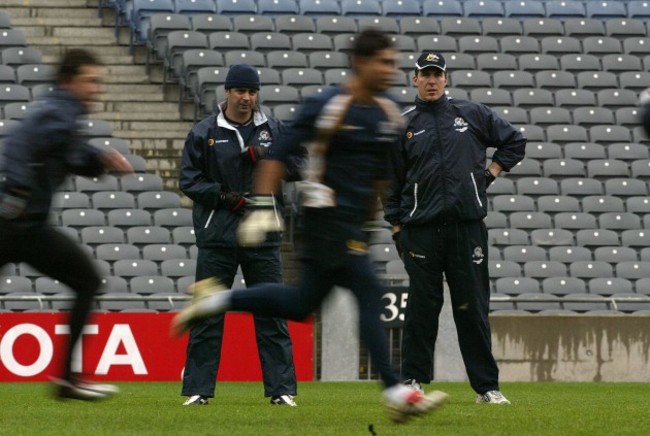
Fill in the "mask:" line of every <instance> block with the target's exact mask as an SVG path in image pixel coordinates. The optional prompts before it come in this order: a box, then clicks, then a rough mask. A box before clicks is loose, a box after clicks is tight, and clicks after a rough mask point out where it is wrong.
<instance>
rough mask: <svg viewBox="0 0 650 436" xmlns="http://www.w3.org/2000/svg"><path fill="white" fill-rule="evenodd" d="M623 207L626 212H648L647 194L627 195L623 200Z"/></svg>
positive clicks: (648, 200)
mask: <svg viewBox="0 0 650 436" xmlns="http://www.w3.org/2000/svg"><path fill="white" fill-rule="evenodd" d="M625 208H626V209H627V211H628V212H634V213H645V214H648V213H650V198H648V197H647V196H640V197H629V198H627V199H626V200H625Z"/></svg>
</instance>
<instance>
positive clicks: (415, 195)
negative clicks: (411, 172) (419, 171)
mask: <svg viewBox="0 0 650 436" xmlns="http://www.w3.org/2000/svg"><path fill="white" fill-rule="evenodd" d="M413 198H414V199H415V204H414V205H413V210H411V213H410V214H409V216H413V214H414V213H415V211H416V210H417V208H418V184H417V183H415V184H414V185H413Z"/></svg>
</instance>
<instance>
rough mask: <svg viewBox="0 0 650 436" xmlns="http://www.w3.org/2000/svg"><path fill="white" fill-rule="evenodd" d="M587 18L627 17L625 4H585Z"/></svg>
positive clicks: (593, 2)
mask: <svg viewBox="0 0 650 436" xmlns="http://www.w3.org/2000/svg"><path fill="white" fill-rule="evenodd" d="M585 8H586V12H587V17H589V18H601V19H609V18H616V17H627V10H626V8H625V2H612V1H609V2H608V1H603V2H601V1H588V2H587V3H586V4H585Z"/></svg>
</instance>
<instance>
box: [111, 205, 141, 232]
mask: <svg viewBox="0 0 650 436" xmlns="http://www.w3.org/2000/svg"><path fill="white" fill-rule="evenodd" d="M107 217H108V225H109V226H113V227H122V228H125V227H133V226H150V225H151V214H150V213H149V212H147V211H146V210H142V209H113V210H110V211H108V216H107Z"/></svg>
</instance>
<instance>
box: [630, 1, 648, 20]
mask: <svg viewBox="0 0 650 436" xmlns="http://www.w3.org/2000/svg"><path fill="white" fill-rule="evenodd" d="M626 3H627V12H628V15H629V17H631V18H650V4H649V3H648V2H647V1H646V0H634V1H628V2H626Z"/></svg>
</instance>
